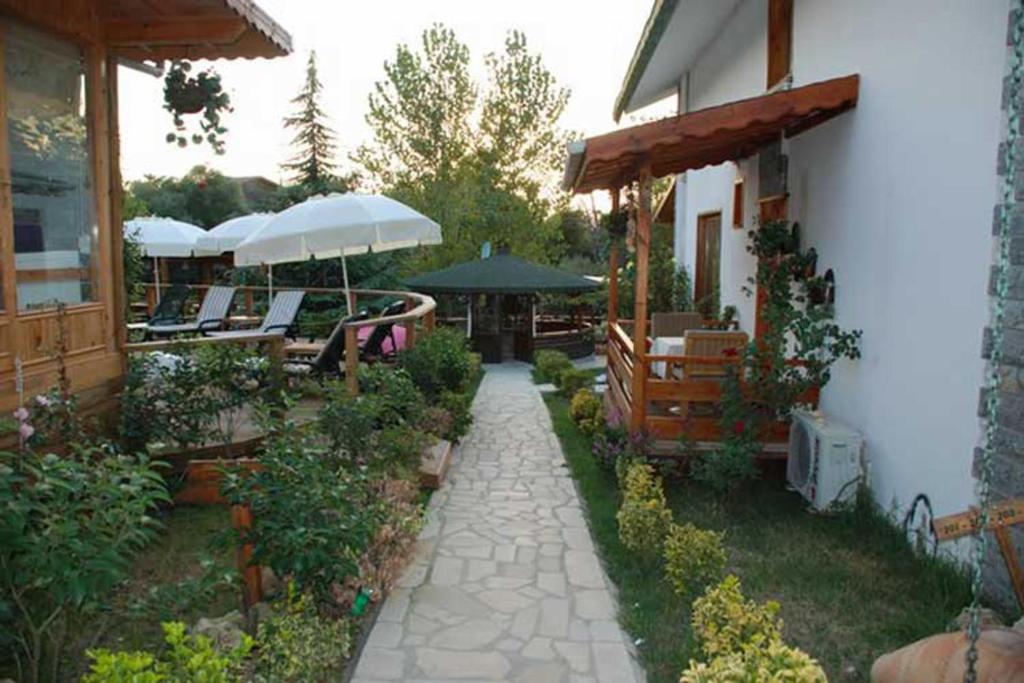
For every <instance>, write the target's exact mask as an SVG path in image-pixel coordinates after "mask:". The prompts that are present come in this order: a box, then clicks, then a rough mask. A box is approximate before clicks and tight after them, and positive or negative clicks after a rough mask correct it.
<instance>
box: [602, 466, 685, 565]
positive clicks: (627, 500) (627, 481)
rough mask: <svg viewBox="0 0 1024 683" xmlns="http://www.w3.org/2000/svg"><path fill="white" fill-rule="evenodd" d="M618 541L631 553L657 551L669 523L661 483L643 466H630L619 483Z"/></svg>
mask: <svg viewBox="0 0 1024 683" xmlns="http://www.w3.org/2000/svg"><path fill="white" fill-rule="evenodd" d="M616 519H617V520H618V521H619V540H620V541H622V544H623V545H624V546H626V547H627V548H629V549H630V550H635V551H639V552H648V553H649V552H657V551H658V550H660V548H661V545H662V542H663V541H664V539H665V533H666V532H667V531H668V525H669V524H670V523H671V522H672V511H671V510H669V509H668V506H667V505H666V503H665V492H664V491H663V490H662V486H661V479H660V478H659V477H658V476H656V475H655V474H654V468H653V467H651V466H650V465H648V464H646V463H642V462H634V463H632V464H631V465H630V466H629V468H628V469H627V471H626V476H625V478H624V480H623V482H622V505H621V506H620V507H619V512H618V514H617V515H616Z"/></svg>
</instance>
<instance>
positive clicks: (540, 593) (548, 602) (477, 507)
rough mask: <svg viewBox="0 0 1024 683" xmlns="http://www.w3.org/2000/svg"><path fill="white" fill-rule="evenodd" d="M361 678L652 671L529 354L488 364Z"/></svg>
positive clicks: (609, 676) (613, 678)
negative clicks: (622, 608) (597, 545)
mask: <svg viewBox="0 0 1024 683" xmlns="http://www.w3.org/2000/svg"><path fill="white" fill-rule="evenodd" d="M473 415H474V418H475V420H474V423H473V427H472V430H471V431H470V433H469V434H468V435H467V436H466V438H465V439H464V440H463V441H462V443H461V444H459V446H458V447H457V448H456V451H455V453H454V465H453V466H452V470H451V471H450V472H449V475H448V480H447V483H446V484H445V486H444V487H443V488H442V489H441V490H440V491H438V492H436V493H435V494H434V496H433V498H432V499H431V502H430V510H429V511H428V515H427V522H426V525H425V527H424V529H423V531H422V533H421V534H420V539H419V547H418V550H417V555H416V558H415V560H414V562H413V564H412V565H411V566H410V567H409V568H408V569H407V571H406V572H405V574H404V576H403V577H402V579H401V580H400V581H399V584H398V586H397V587H396V589H395V590H394V591H392V593H391V594H390V595H389V596H388V598H387V600H386V601H385V603H384V606H383V608H382V610H381V612H380V615H379V617H378V619H377V623H376V624H375V625H374V627H373V631H372V632H371V633H370V637H369V639H368V641H367V643H366V647H365V648H364V649H363V652H362V654H361V656H360V660H359V663H358V665H357V667H356V671H355V677H354V679H353V683H378V682H379V681H413V682H416V683H444V682H445V681H460V682H462V683H465V682H466V681H509V682H514V683H549V682H550V683H634V682H635V683H643V681H644V676H643V673H642V671H641V670H640V668H639V666H638V665H637V664H636V663H635V662H634V660H633V658H632V656H631V655H630V646H629V644H628V642H629V641H628V640H627V637H626V635H625V634H624V633H623V632H622V630H621V629H620V628H619V625H618V623H617V621H616V615H615V613H616V602H615V597H614V594H613V591H612V590H611V583H610V582H609V580H608V577H607V576H605V573H604V570H603V569H602V567H601V564H600V562H599V561H598V558H597V555H596V554H595V552H594V546H593V543H592V541H591V538H590V532H589V530H588V529H587V523H586V520H585V519H584V516H583V511H582V509H581V508H580V501H579V498H578V497H577V494H576V489H575V486H574V484H573V481H572V479H571V478H570V476H569V473H568V470H567V468H566V464H565V460H564V458H563V456H562V450H561V446H560V445H559V443H558V439H557V437H556V436H555V434H554V432H553V430H552V428H551V419H550V416H549V415H548V411H547V408H546V407H545V405H544V402H543V400H542V399H541V396H540V393H539V392H538V391H537V388H536V386H534V385H533V384H532V382H531V380H530V366H528V365H525V364H521V363H507V364H503V365H495V366H488V368H487V374H486V375H485V376H484V380H483V384H482V385H481V387H480V391H479V392H478V394H477V396H476V400H475V401H474V403H473Z"/></svg>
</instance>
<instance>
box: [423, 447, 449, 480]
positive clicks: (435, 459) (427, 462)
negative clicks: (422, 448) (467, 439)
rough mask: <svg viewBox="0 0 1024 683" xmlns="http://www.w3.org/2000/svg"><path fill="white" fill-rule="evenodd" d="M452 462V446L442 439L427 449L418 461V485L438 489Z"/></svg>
mask: <svg viewBox="0 0 1024 683" xmlns="http://www.w3.org/2000/svg"><path fill="white" fill-rule="evenodd" d="M451 460H452V444H451V442H450V441H445V440H444V439H441V440H439V441H438V442H437V443H436V444H434V445H433V446H431V447H430V448H428V449H427V451H426V452H425V453H424V454H423V456H422V458H421V460H420V483H421V484H422V485H423V486H424V487H426V488H428V489H439V488H441V484H443V483H444V477H445V475H446V474H447V473H448V467H449V466H450V465H451Z"/></svg>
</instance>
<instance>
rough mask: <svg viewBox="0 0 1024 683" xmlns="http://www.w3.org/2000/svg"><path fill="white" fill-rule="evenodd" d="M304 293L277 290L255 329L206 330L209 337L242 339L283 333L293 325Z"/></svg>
mask: <svg viewBox="0 0 1024 683" xmlns="http://www.w3.org/2000/svg"><path fill="white" fill-rule="evenodd" d="M304 296H306V293H305V292H303V291H301V290H290V291H286V292H278V293H277V294H275V295H274V300H273V301H271V302H270V309H269V310H268V311H267V315H266V316H264V318H263V323H262V324H261V325H260V326H259V327H258V328H257V329H255V330H232V331H229V332H216V331H213V332H208V333H207V334H208V335H209V336H211V337H232V338H237V339H244V338H245V337H259V336H264V335H268V334H279V335H284V334H287V333H288V330H290V329H291V328H292V326H293V325H295V318H296V317H297V316H298V315H299V307H300V306H302V298H303V297H304Z"/></svg>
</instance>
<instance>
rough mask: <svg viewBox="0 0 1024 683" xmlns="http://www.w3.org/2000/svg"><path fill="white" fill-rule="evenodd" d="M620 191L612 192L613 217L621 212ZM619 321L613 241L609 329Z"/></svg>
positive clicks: (610, 268) (609, 253) (610, 249)
mask: <svg viewBox="0 0 1024 683" xmlns="http://www.w3.org/2000/svg"><path fill="white" fill-rule="evenodd" d="M619 193H620V189H619V188H617V187H616V188H615V189H614V190H611V196H612V216H615V214H617V213H618V212H619ZM618 319H619V246H618V245H617V244H616V243H615V240H614V239H613V240H612V241H611V247H610V248H609V249H608V327H609V328H611V326H612V325H613V324H615V323H616V322H617V321H618Z"/></svg>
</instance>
